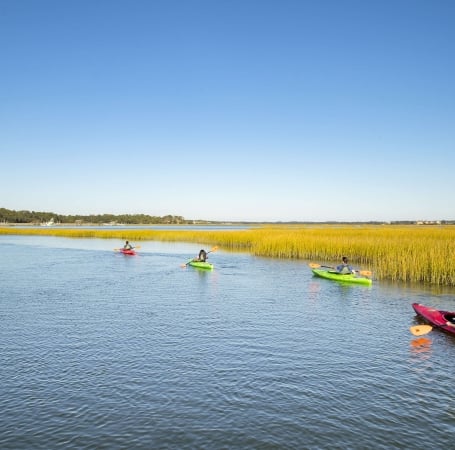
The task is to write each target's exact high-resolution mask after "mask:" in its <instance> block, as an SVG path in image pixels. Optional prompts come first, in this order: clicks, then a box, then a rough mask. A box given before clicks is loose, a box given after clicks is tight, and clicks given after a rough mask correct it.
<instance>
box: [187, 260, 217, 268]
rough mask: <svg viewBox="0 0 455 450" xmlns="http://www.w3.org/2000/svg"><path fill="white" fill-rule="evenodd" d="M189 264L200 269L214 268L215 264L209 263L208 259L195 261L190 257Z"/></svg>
mask: <svg viewBox="0 0 455 450" xmlns="http://www.w3.org/2000/svg"><path fill="white" fill-rule="evenodd" d="M187 264H188V265H189V266H191V267H197V268H198V269H208V270H212V269H213V264H210V263H208V262H207V261H205V262H204V261H193V260H192V259H190V260H189V261H188V262H187Z"/></svg>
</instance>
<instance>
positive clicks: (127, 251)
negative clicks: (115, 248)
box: [120, 248, 136, 255]
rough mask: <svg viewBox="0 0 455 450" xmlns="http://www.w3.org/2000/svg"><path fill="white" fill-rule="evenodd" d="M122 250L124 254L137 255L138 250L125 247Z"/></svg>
mask: <svg viewBox="0 0 455 450" xmlns="http://www.w3.org/2000/svg"><path fill="white" fill-rule="evenodd" d="M120 251H121V252H122V253H123V254H124V255H135V254H136V252H135V251H134V250H126V249H124V248H121V249H120Z"/></svg>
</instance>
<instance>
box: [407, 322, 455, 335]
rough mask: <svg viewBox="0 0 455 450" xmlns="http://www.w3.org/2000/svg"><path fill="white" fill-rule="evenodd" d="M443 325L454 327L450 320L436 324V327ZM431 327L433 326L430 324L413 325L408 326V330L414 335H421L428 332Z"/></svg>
mask: <svg viewBox="0 0 455 450" xmlns="http://www.w3.org/2000/svg"><path fill="white" fill-rule="evenodd" d="M444 325H447V326H449V327H455V325H454V324H453V323H452V322H449V321H447V322H446V323H441V324H440V325H438V326H436V328H439V327H442V326H444ZM432 329H433V327H432V326H431V325H414V326H412V327H409V331H410V332H411V333H412V334H413V335H414V336H422V335H423V334H428V333H429V332H430V331H431V330H432Z"/></svg>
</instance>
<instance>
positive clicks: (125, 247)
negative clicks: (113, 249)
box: [123, 241, 134, 250]
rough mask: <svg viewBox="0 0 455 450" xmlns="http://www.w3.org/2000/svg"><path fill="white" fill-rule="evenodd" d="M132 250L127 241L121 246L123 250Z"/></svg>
mask: <svg viewBox="0 0 455 450" xmlns="http://www.w3.org/2000/svg"><path fill="white" fill-rule="evenodd" d="M133 248H134V247H133V246H132V245H131V244H130V243H129V242H128V241H126V242H125V245H124V246H123V250H133Z"/></svg>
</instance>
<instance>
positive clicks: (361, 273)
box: [308, 263, 373, 277]
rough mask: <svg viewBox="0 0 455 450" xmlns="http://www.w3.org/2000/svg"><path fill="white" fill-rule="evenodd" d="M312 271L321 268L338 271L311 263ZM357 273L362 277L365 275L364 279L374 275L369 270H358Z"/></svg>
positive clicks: (334, 268)
mask: <svg viewBox="0 0 455 450" xmlns="http://www.w3.org/2000/svg"><path fill="white" fill-rule="evenodd" d="M308 265H309V266H310V267H311V268H312V269H319V268H320V267H322V268H324V269H333V270H336V267H332V266H322V265H321V264H316V263H309V264H308ZM355 272H358V273H359V274H360V275H363V276H364V277H371V276H372V275H373V272H370V271H369V270H356V271H355Z"/></svg>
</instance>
